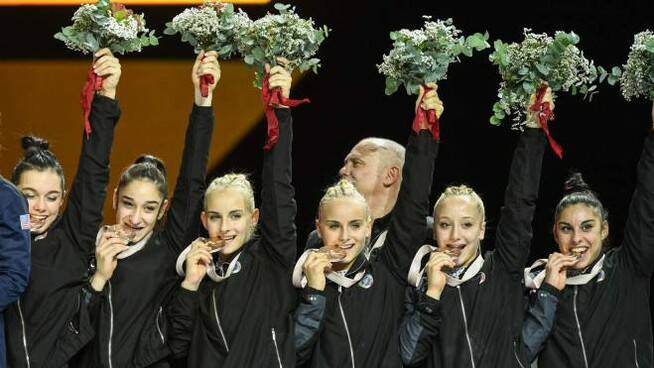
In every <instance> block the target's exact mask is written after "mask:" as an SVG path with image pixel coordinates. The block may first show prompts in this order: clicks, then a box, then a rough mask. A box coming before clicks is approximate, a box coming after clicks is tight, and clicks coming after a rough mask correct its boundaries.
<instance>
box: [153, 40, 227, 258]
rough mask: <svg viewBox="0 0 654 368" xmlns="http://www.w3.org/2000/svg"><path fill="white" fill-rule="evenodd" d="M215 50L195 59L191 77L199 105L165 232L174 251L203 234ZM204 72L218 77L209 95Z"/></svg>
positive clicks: (216, 66)
mask: <svg viewBox="0 0 654 368" xmlns="http://www.w3.org/2000/svg"><path fill="white" fill-rule="evenodd" d="M217 57H218V56H217V53H216V52H215V51H211V52H207V53H206V54H205V53H204V52H201V53H200V54H199V55H198V57H197V58H196V60H195V64H194V65H193V71H192V73H191V79H192V81H193V85H194V88H195V104H194V105H193V110H192V111H191V116H190V118H189V123H188V127H187V128H186V138H185V141H184V152H183V153H182V165H181V167H180V169H179V175H178V176H177V183H176V184H175V192H174V193H173V197H172V199H171V202H170V209H169V211H168V215H167V218H166V228H165V230H164V234H165V236H166V237H167V240H168V244H169V245H170V246H172V248H173V251H174V252H175V253H177V254H179V253H181V252H182V251H183V250H184V248H186V246H187V245H188V244H190V243H191V242H192V241H193V240H194V239H195V238H196V237H197V236H198V233H199V227H200V221H199V218H200V212H201V211H202V198H203V197H204V191H205V189H206V180H205V179H206V171H207V162H208V160H209V148H210V145H211V136H212V134H213V126H214V115H213V108H212V107H211V102H212V99H213V91H214V89H215V88H216V85H217V84H218V81H219V80H220V65H219V64H218V59H217ZM203 74H211V75H213V76H214V83H212V84H211V85H209V93H208V96H207V97H202V94H201V91H200V79H199V77H200V76H201V75H203Z"/></svg>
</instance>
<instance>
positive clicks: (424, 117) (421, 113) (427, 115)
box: [412, 84, 440, 140]
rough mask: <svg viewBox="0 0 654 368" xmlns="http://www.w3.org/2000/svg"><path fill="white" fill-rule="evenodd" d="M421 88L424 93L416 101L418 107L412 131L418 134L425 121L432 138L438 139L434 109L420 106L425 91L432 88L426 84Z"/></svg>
mask: <svg viewBox="0 0 654 368" xmlns="http://www.w3.org/2000/svg"><path fill="white" fill-rule="evenodd" d="M422 88H424V90H425V93H424V94H423V95H422V97H421V98H420V102H419V103H418V108H417V109H416V117H415V118H413V126H412V128H413V131H414V132H416V134H418V133H419V132H420V130H421V129H422V128H421V127H422V126H423V125H425V123H427V125H428V126H429V130H430V131H431V133H432V135H433V136H434V140H439V139H440V127H439V124H438V116H436V111H434V110H431V109H430V110H425V109H423V108H422V100H423V99H424V98H425V95H426V94H427V92H429V91H431V90H433V88H430V87H427V86H426V85H424V84H423V85H422Z"/></svg>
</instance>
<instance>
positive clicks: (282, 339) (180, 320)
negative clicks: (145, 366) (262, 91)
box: [168, 109, 297, 368]
mask: <svg viewBox="0 0 654 368" xmlns="http://www.w3.org/2000/svg"><path fill="white" fill-rule="evenodd" d="M275 113H276V115H277V118H278V120H279V130H280V132H279V140H278V141H277V144H275V146H274V147H273V148H272V149H270V150H269V151H266V152H265V153H264V163H263V174H262V183H261V209H260V220H259V226H258V232H259V234H260V235H256V236H255V237H254V238H253V239H251V240H250V241H248V242H247V243H246V244H244V245H243V248H242V252H241V255H240V257H239V259H238V262H239V264H240V267H237V268H236V269H237V270H238V272H235V273H233V274H232V275H231V277H229V278H227V279H225V280H223V281H221V282H220V283H216V282H214V281H213V280H211V279H210V278H209V277H205V279H204V280H203V281H202V283H201V284H200V288H199V290H198V291H196V292H192V291H188V290H185V289H183V288H181V287H180V288H179V289H178V291H177V293H176V294H175V296H174V298H173V300H172V302H171V304H170V307H169V309H168V316H169V320H170V321H171V337H172V338H173V339H174V341H171V347H172V348H173V351H174V353H175V355H176V356H177V357H183V356H187V357H188V358H187V361H188V367H193V368H202V367H212V368H213V367H221V368H227V367H233V368H244V367H294V366H295V355H294V350H293V340H292V332H293V330H292V326H293V323H292V312H293V310H294V308H295V305H296V299H297V297H296V291H295V289H294V288H293V285H292V284H291V274H292V270H293V266H294V262H295V258H296V254H297V233H296V228H295V216H296V213H297V206H296V204H295V199H294V197H295V189H294V188H293V185H292V184H291V178H292V172H291V170H292V169H291V144H292V135H293V132H292V129H293V128H292V119H291V111H290V109H276V110H275ZM217 263H218V262H217Z"/></svg>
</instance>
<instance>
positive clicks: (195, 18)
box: [164, 1, 238, 97]
mask: <svg viewBox="0 0 654 368" xmlns="http://www.w3.org/2000/svg"><path fill="white" fill-rule="evenodd" d="M235 18H236V17H235V15H234V6H233V5H232V4H224V3H221V2H220V1H205V3H204V4H203V5H201V6H199V7H194V8H188V9H185V10H184V11H183V12H182V13H180V14H178V15H176V16H175V17H174V18H173V20H172V21H171V22H168V23H166V30H165V31H164V33H165V34H167V35H174V34H177V33H179V34H180V35H181V37H182V42H188V43H189V44H190V45H191V46H193V48H194V51H195V53H196V54H197V53H200V51H202V50H204V51H205V52H208V51H216V52H218V55H219V56H220V57H221V58H222V59H227V58H229V57H230V56H231V55H232V54H233V53H234V52H235V51H236V40H235V36H236V33H237V32H238V23H236V22H235ZM213 83H214V78H213V77H212V76H211V75H210V74H205V75H203V76H202V77H201V80H200V89H201V93H202V97H207V96H208V95H209V87H208V86H209V85H211V84H213Z"/></svg>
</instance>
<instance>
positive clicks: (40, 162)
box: [11, 136, 66, 192]
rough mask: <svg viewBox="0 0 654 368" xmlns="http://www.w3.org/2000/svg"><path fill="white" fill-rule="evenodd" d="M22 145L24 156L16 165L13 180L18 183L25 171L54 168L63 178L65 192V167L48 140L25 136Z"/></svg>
mask: <svg viewBox="0 0 654 368" xmlns="http://www.w3.org/2000/svg"><path fill="white" fill-rule="evenodd" d="M20 145H21V147H22V148H23V158H22V159H21V160H20V161H18V163H17V164H16V166H14V171H13V172H12V174H11V181H12V182H13V183H14V184H15V185H18V183H19V182H20V177H21V175H23V173H24V172H25V171H29V170H36V171H39V172H43V171H46V170H52V171H54V172H55V173H57V175H59V177H60V178H61V191H62V192H63V191H64V190H65V188H66V180H65V178H64V169H63V168H62V167H61V164H60V163H59V160H57V156H55V154H54V153H52V152H51V151H50V150H49V149H48V148H49V147H50V144H48V141H47V140H45V139H43V138H39V137H33V136H25V137H23V138H21V139H20Z"/></svg>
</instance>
